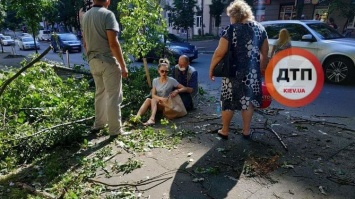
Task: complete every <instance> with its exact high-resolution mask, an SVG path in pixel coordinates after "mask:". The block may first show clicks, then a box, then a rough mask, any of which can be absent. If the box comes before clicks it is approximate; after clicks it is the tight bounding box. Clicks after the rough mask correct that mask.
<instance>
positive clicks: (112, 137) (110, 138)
mask: <svg viewBox="0 0 355 199" xmlns="http://www.w3.org/2000/svg"><path fill="white" fill-rule="evenodd" d="M117 137H118V135H110V137H109V138H108V139H109V140H114V139H116V138H117Z"/></svg>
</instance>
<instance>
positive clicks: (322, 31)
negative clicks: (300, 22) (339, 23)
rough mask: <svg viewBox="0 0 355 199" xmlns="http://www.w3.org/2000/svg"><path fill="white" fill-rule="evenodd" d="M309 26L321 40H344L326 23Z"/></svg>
mask: <svg viewBox="0 0 355 199" xmlns="http://www.w3.org/2000/svg"><path fill="white" fill-rule="evenodd" d="M307 25H308V27H310V28H311V29H313V30H314V31H315V32H316V34H317V35H318V37H320V38H321V39H338V38H343V35H341V34H340V33H339V32H338V31H336V30H335V29H334V28H332V27H330V26H329V25H327V24H325V23H311V24H307Z"/></svg>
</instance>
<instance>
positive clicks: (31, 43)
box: [17, 37, 40, 50]
mask: <svg viewBox="0 0 355 199" xmlns="http://www.w3.org/2000/svg"><path fill="white" fill-rule="evenodd" d="M35 42H36V47H37V49H38V50H39V49H40V45H39V42H38V41H36V40H34V39H33V37H20V39H19V40H18V43H17V44H18V46H19V48H20V50H28V49H35Z"/></svg>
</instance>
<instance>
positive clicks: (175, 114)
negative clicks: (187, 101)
mask: <svg viewBox="0 0 355 199" xmlns="http://www.w3.org/2000/svg"><path fill="white" fill-rule="evenodd" d="M161 105H163V106H164V109H163V115H164V117H166V118H167V119H175V118H179V117H183V116H185V115H186V114H187V111H186V109H185V106H184V103H183V102H182V99H181V97H180V95H176V96H175V97H171V96H169V97H168V99H167V100H165V101H163V102H162V103H161Z"/></svg>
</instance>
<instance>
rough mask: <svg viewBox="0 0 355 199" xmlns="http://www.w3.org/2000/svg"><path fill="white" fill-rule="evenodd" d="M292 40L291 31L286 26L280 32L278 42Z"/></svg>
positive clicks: (283, 42)
mask: <svg viewBox="0 0 355 199" xmlns="http://www.w3.org/2000/svg"><path fill="white" fill-rule="evenodd" d="M290 41H291V37H290V33H289V32H288V30H287V29H286V28H283V29H281V30H280V32H279V39H278V40H277V44H279V45H283V44H285V43H287V42H290Z"/></svg>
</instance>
